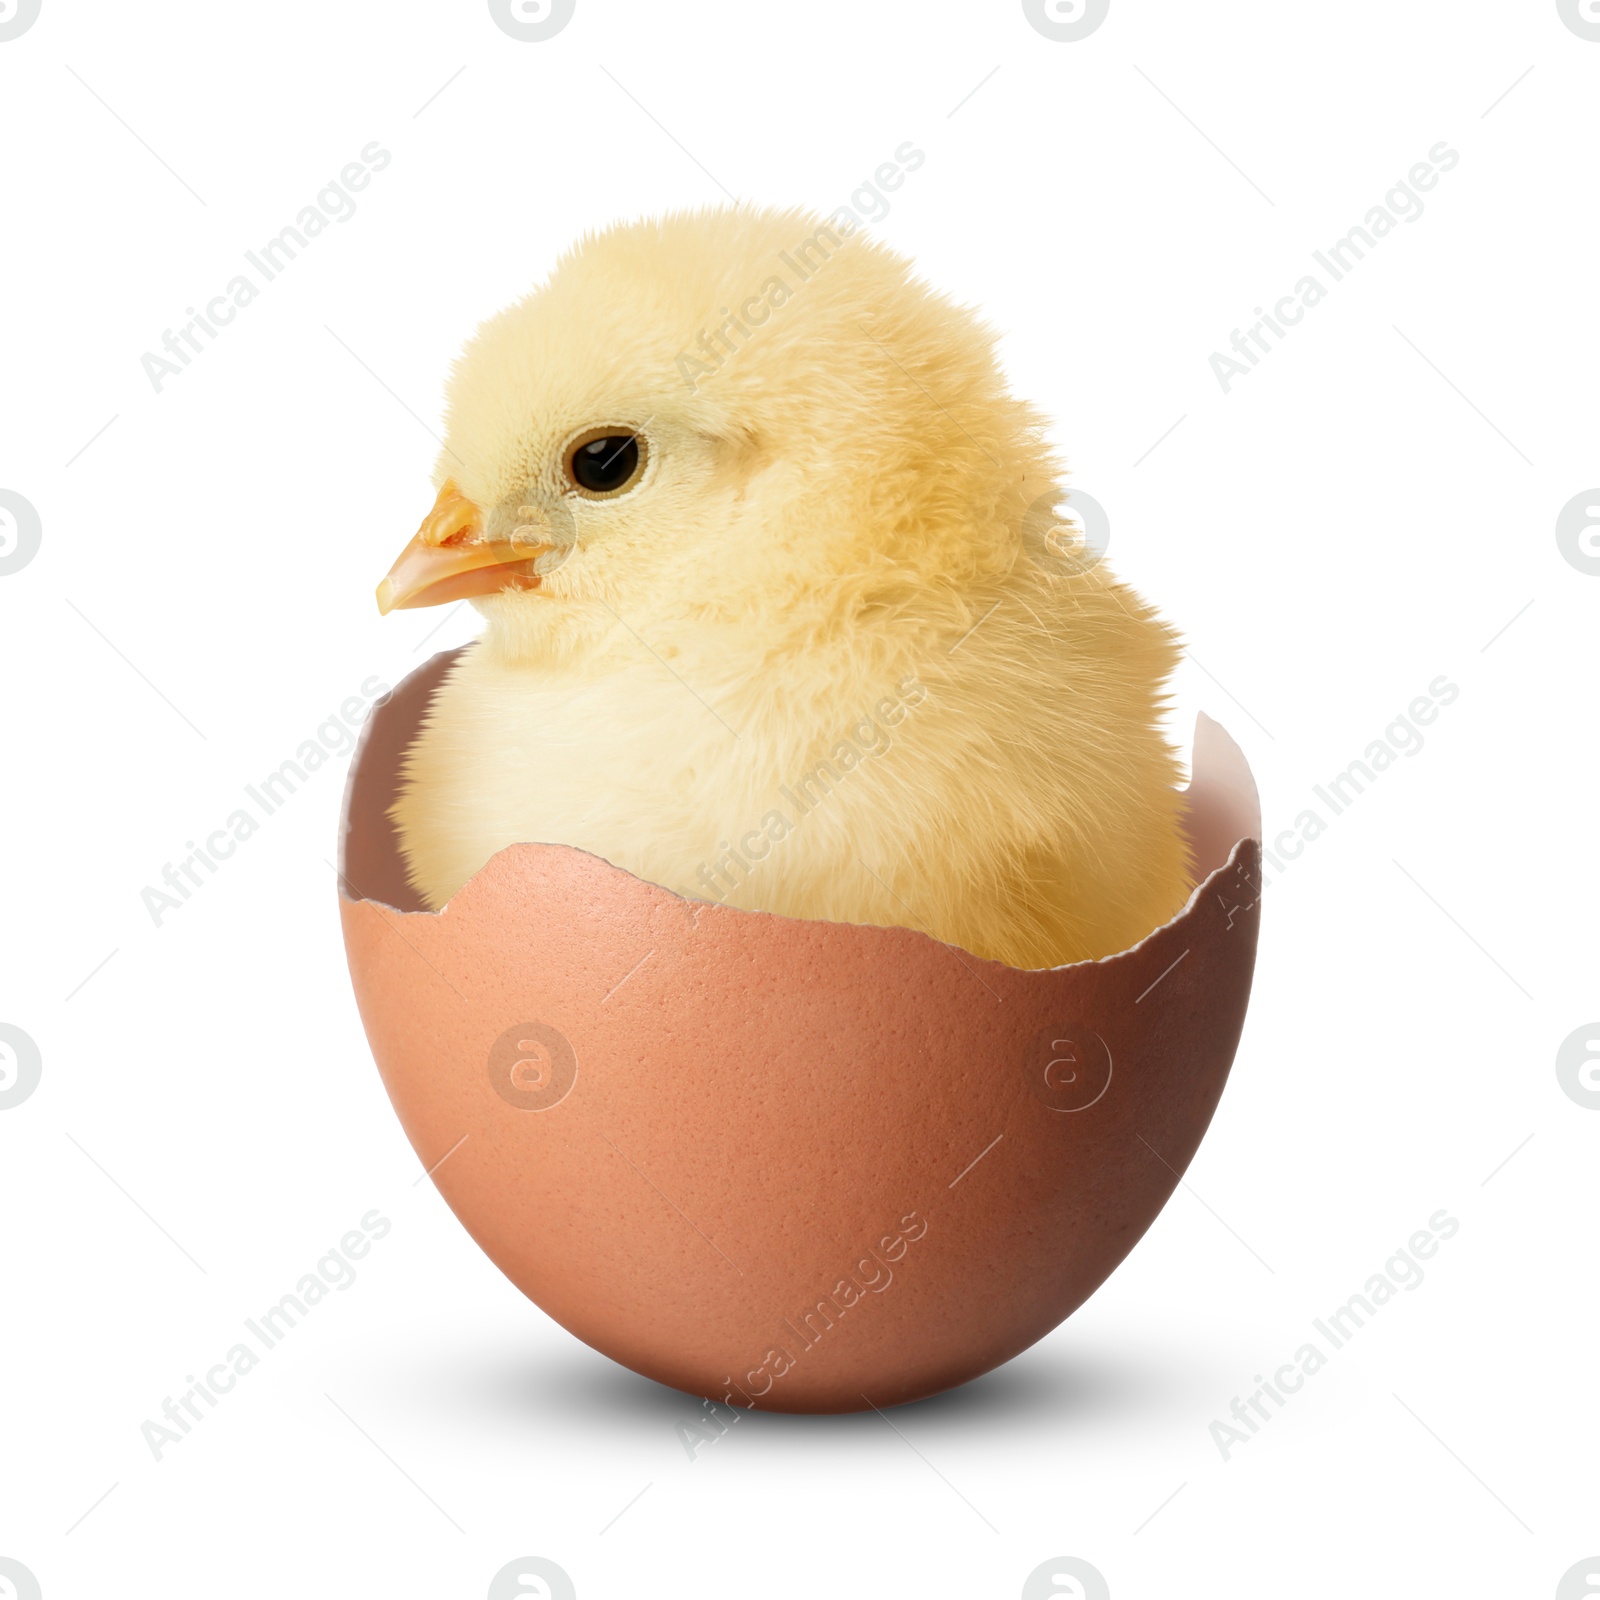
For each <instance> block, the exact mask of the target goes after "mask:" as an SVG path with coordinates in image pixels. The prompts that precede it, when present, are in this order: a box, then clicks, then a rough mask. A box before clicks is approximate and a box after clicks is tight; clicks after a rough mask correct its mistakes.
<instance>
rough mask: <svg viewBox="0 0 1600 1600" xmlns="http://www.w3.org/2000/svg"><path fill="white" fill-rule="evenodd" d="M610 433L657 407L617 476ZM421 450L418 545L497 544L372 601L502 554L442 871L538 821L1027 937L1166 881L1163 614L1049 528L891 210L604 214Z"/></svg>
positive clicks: (1150, 910)
mask: <svg viewBox="0 0 1600 1600" xmlns="http://www.w3.org/2000/svg"><path fill="white" fill-rule="evenodd" d="M597 433H599V434H601V435H604V436H607V437H609V438H610V440H611V441H612V442H611V443H609V444H607V445H605V446H603V447H597V448H601V449H603V450H605V451H606V452H608V453H610V454H611V455H612V457H613V458H614V459H615V458H616V456H617V451H618V450H619V449H623V448H624V447H625V445H626V443H627V441H628V440H630V439H631V440H634V441H636V449H635V451H634V453H633V456H632V457H629V458H628V459H625V460H622V462H621V465H620V466H616V467H612V468H611V469H610V470H611V472H612V476H613V477H616V476H618V475H620V474H622V473H623V471H624V469H627V470H628V472H629V473H630V474H631V475H629V476H628V477H627V479H626V481H624V482H622V484H621V487H620V488H617V489H614V490H613V489H612V488H610V487H609V486H603V492H601V493H598V494H597V493H595V492H594V491H593V490H592V489H590V488H585V487H584V485H583V483H582V482H580V477H581V476H582V467H581V463H576V464H575V460H574V458H575V456H576V455H577V454H578V453H579V452H581V451H582V450H583V449H584V448H585V446H586V444H587V443H588V442H589V441H591V440H592V439H593V438H594V436H595V435H596V434H597ZM619 440H620V441H621V444H619V443H618V442H617V441H619ZM593 454H594V451H591V455H593ZM589 476H590V477H591V478H593V476H594V474H593V473H592V472H591V473H590V474H589ZM435 483H436V485H438V486H440V488H441V497H440V508H439V510H438V511H437V512H436V515H435V517H434V519H433V520H432V522H431V524H428V523H425V524H424V530H423V534H422V535H419V540H420V546H426V547H427V548H421V549H420V557H419V559H423V560H425V561H439V560H446V561H448V560H450V559H452V552H454V557H453V559H455V560H456V562H457V564H458V565H468V566H470V565H471V564H472V563H473V562H474V561H476V562H478V563H480V566H479V568H478V569H477V570H476V572H475V575H469V576H468V577H466V578H465V579H457V580H454V584H453V586H452V583H451V582H445V583H442V584H436V585H434V587H432V588H429V587H428V584H427V581H426V580H425V579H424V578H418V577H417V575H416V574H415V573H414V572H411V571H410V569H407V573H406V574H402V567H403V566H404V565H405V558H403V559H402V562H399V563H397V564H396V568H395V573H394V574H392V575H391V580H390V581H389V585H388V588H387V591H386V594H387V600H388V602H389V603H391V604H406V603H416V604H426V603H433V602H434V601H436V600H438V599H440V598H447V597H450V596H452V595H454V594H458V593H463V592H472V591H473V590H474V589H479V588H481V589H485V590H492V591H494V592H489V593H482V594H479V595H478V596H477V598H476V599H475V602H474V603H475V604H476V605H477V607H478V609H479V611H480V612H481V613H482V614H483V616H484V618H485V620H486V622H487V628H486V630H485V632H484V634H483V635H482V637H481V638H480V639H479V640H478V641H477V642H475V643H474V644H473V645H472V646H470V647H469V648H468V650H467V651H466V653H465V654H464V655H463V656H462V657H461V659H460V660H459V662H458V663H457V664H456V665H455V666H454V668H453V669H452V670H451V672H450V673H449V675H448V677H447V678H446V680H445V681H444V683H443V685H442V687H441V689H440V691H439V693H438V695H437V696H436V698H435V700H434V703H433V706H432V709H431V712H430V714H429V716H428V717H427V719H426V722H425V725H424V727H423V729H422V731H421V732H420V734H419V736H418V738H417V741H416V742H415V744H414V745H413V747H412V749H411V751H410V753H409V758H408V760H407V763H406V769H405V784H404V788H403V791H402V795H401V798H400V799H399V801H398V802H397V804H396V805H395V807H394V810H393V816H394V819H395V821H396V824H397V827H398V832H399V836H400V840H401V843H402V848H403V850H404V853H405V857H406V860H407V863H408V868H409V872H410V875H411V879H412V882H413V883H414V885H415V886H416V888H417V889H418V890H419V892H420V893H421V895H422V896H423V898H424V899H425V901H426V902H427V904H428V905H429V906H430V907H432V908H435V909H437V908H439V907H442V906H443V905H444V904H445V903H446V902H447V901H448V900H449V899H450V897H451V895H453V894H454V893H455V892H456V890H458V889H459V888H460V887H461V885H462V884H463V883H465V882H466V880H467V879H468V878H469V877H471V876H472V874H473V873H475V872H476V871H477V870H478V869H479V868H480V867H482V866H483V865H484V863H485V862H486V861H488V859H489V858H490V857H491V856H492V855H494V854H495V852H496V851H498V850H500V849H502V848H504V847H505V846H507V845H511V844H515V843H517V842H519V841H547V842H553V843H561V844H568V845H575V846H578V847H579V848H582V849H584V850H588V851H591V852H593V853H594V854H596V855H598V856H601V857H603V858H604V859H605V860H607V861H610V862H613V863H615V864H616V865H617V866H619V867H623V868H625V869H627V870H628V871H629V872H631V873H633V874H634V875H636V876H638V877H640V878H644V879H648V880H650V881H653V882H655V883H659V884H663V885H666V886H667V887H669V888H673V889H675V890H677V891H678V892H679V893H681V894H684V895H687V896H690V897H693V898H699V899H715V900H721V901H724V902H726V903H728V904H730V905H735V906H741V907H745V908H747V909H752V910H763V911H771V912H780V913H783V914H785V915H788V916H794V917H810V918H825V919H829V920H832V921H840V922H853V923H874V924H885V925H902V926H907V927H912V928H919V929H921V930H923V931H924V932H925V933H928V934H931V935H932V936H933V937H935V938H937V939H941V940H944V941H947V942H948V943H951V944H955V945H959V946H961V947H962V948H964V949H966V950H969V951H971V952H973V953H974V954H976V955H979V956H984V957H990V958H993V959H995V960H997V961H1003V962H1006V963H1008V964H1010V965H1012V966H1015V967H1042V966H1053V965H1058V964H1061V963H1065V962H1070V961H1078V960H1084V959H1089V958H1094V957H1099V956H1103V955H1106V954H1109V953H1111V952H1114V951H1117V950H1120V949H1123V948H1125V947H1126V946H1128V945H1129V944H1131V943H1133V942H1135V941H1136V940H1138V939H1140V938H1142V937H1143V936H1144V935H1146V934H1148V933H1149V932H1151V930H1152V929H1154V928H1155V927H1157V926H1159V925H1160V924H1161V923H1163V922H1165V921H1167V920H1168V919H1170V918H1171V917H1172V916H1174V915H1175V914H1176V913H1177V912H1178V911H1179V910H1180V909H1181V907H1182V904H1183V902H1184V900H1185V898H1186V897H1187V895H1188V893H1189V890H1190V869H1189V862H1188V855H1187V849H1186V845H1185V843H1184V840H1183V835H1182V833H1181V831H1180V827H1179V821H1178V807H1179V801H1178V796H1177V792H1176V789H1175V784H1176V782H1177V779H1178V770H1177V764H1176V761H1175V758H1174V754H1173V751H1172V750H1171V749H1170V747H1169V746H1168V745H1167V744H1166V743H1165V742H1164V740H1163V738H1162V736H1161V734H1160V732H1159V730H1158V726H1157V722H1158V718H1159V716H1160V713H1161V711H1162V708H1163V697H1164V688H1163V686H1164V683H1165V680H1166V678H1167V676H1168V675H1169V673H1170V672H1171V670H1172V668H1173V666H1174V665H1175V663H1176V657H1177V647H1176V643H1175V640H1174V636H1173V634H1172V633H1171V631H1170V630H1169V629H1168V628H1167V627H1166V626H1165V625H1164V624H1163V623H1162V622H1161V621H1160V620H1159V619H1158V618H1157V617H1156V616H1155V614H1154V613H1153V612H1152V611H1151V609H1150V608H1149V607H1148V606H1147V605H1146V604H1145V603H1144V602H1143V601H1142V600H1140V599H1139V598H1138V597H1137V596H1136V595H1135V594H1134V593H1133V592H1132V591H1131V590H1129V589H1128V588H1126V587H1125V586H1123V585H1122V584H1120V583H1119V582H1117V581H1116V580H1115V579H1114V578H1113V577H1112V576H1111V574H1110V573H1109V572H1108V570H1107V569H1106V567H1105V565H1104V563H1103V562H1102V563H1096V562H1093V561H1092V560H1089V559H1085V558H1084V556H1083V552H1082V550H1081V548H1079V549H1077V550H1074V549H1073V548H1072V546H1071V543H1070V538H1069V539H1068V540H1066V541H1065V542H1064V541H1063V538H1062V535H1063V533H1064V532H1068V530H1063V529H1061V528H1059V527H1055V526H1054V524H1055V516H1054V514H1053V513H1052V511H1051V509H1050V508H1051V506H1052V505H1053V504H1059V503H1062V501H1063V500H1064V497H1063V496H1062V495H1061V494H1060V493H1059V488H1060V484H1061V470H1060V467H1059V464H1058V462H1057V461H1056V460H1055V459H1054V457H1053V455H1052V452H1051V450H1050V449H1049V447H1048V446H1047V445H1046V443H1045V442H1044V437H1043V425H1042V419H1041V417H1040V416H1039V414H1038V413H1037V412H1036V411H1035V410H1034V409H1033V408H1032V407H1031V406H1029V405H1028V404H1026V403H1025V402H1023V401H1021V400H1019V399H1016V398H1015V397H1013V396H1012V395H1011V394H1010V393H1009V392H1008V390H1007V387H1006V384H1005V382H1004V380H1003V378H1002V375H1001V372H1000V369H999V366H998V363H997V360H996V354H995V349H994V338H993V335H992V334H991V332H990V331H989V330H988V329H987V328H986V327H985V326H984V325H983V324H982V323H981V322H980V321H979V320H978V319H977V318H976V317H975V316H974V315H973V314H972V313H971V312H969V311H967V310H965V309H963V308H961V307H959V306H957V305H955V304H953V303H952V302H951V301H949V300H948V299H946V298H944V297H943V296H942V295H939V294H937V293H935V292H934V291H933V290H931V289H930V288H928V287H927V286H926V285H925V284H924V283H922V282H920V281H918V280H917V279H916V278H915V277H914V276H913V274H912V271H911V268H910V266H909V264H908V263H907V262H905V261H904V260H902V259H900V258H899V257H897V256H896V255H894V254H893V253H891V252H890V251H889V250H887V249H885V248H883V247H882V246H880V245H877V244H874V243H871V242H869V241H867V240H866V239H865V238H864V237H862V236H861V235H859V234H855V235H854V236H851V237H843V236H841V234H840V233H839V232H838V231H837V230H835V229H833V228H832V227H830V225H829V224H828V223H826V222H824V221H823V220H822V219H820V218H819V217H816V216H813V215H810V214H808V213H805V212H802V211H760V210H752V209H748V208H744V207H738V208H719V209H714V210H707V211H699V212H694V213H688V214H677V215H671V216H667V217H664V218H662V219H660V220H652V221H644V222H637V223H630V224H626V225H619V226H617V227H614V228H611V229H610V230H608V231H606V232H604V233H601V234H599V235H596V236H590V237H586V238H585V239H583V240H582V241H581V242H580V243H579V244H578V245H577V246H576V247H575V248H574V249H573V250H572V251H571V252H570V253H569V254H567V255H566V256H565V257H564V258H563V259H562V260H561V261H560V262H559V264H558V265H557V266H556V268H555V270H554V272H553V273H552V275H551V277H550V278H549V280H548V281H547V282H546V283H545V284H544V285H543V287H541V288H539V289H537V290H536V291H535V292H533V293H531V294H530V295H528V296H527V297H526V298H525V299H523V300H521V301H519V302H518V303H517V304H515V305H513V306H511V307H510V308H509V309H507V310H505V311H503V312H501V313H500V314H499V315H497V316H495V317H493V318H491V319H490V320H489V321H488V322H486V323H485V324H484V325H483V326H482V327H481V328H480V329H479V330H478V332H477V334H476V335H475V336H474V338H473V339H472V340H471V342H470V343H469V344H468V346H467V348H466V350H465V352H464V354H463V355H462V357H461V358H460V360H459V362H458V364H457V366H456V368H455V371H454V374H453V377H452V380H451V383H450V390H449V407H448V434H447V437H446V440H445V445H444V449H443V451H442V452H441V455H440V459H439V463H438V467H437V471H436V475H435ZM519 528H522V529H524V530H526V529H530V528H531V529H533V530H535V533H534V534H527V533H525V534H524V538H525V540H526V539H527V538H532V537H535V536H536V537H537V540H538V543H537V544H536V545H534V546H531V547H530V546H529V545H528V544H527V543H524V544H523V545H522V546H520V547H519V546H517V545H515V543H512V544H510V545H509V546H508V544H507V541H508V540H513V541H514V539H515V538H516V536H517V530H518V529H519ZM430 529H431V531H430ZM1052 529H1053V530H1054V531H1052ZM420 546H419V541H417V540H414V541H413V547H418V548H420ZM530 549H532V550H535V551H537V552H538V559H537V560H536V561H530V560H528V559H526V558H528V557H529V555H530ZM508 551H509V553H508ZM463 552H465V555H463ZM519 555H520V556H521V557H522V558H524V559H522V560H521V561H520V563H514V562H513V560H512V558H513V557H515V556H519ZM484 562H489V563H490V566H489V567H488V569H487V574H486V571H485V569H484V568H483V567H482V565H481V564H482V563H484ZM406 579H409V580H410V581H409V584H408V582H407V581H403V580H406ZM384 593H385V591H380V594H384Z"/></svg>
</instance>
